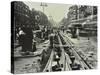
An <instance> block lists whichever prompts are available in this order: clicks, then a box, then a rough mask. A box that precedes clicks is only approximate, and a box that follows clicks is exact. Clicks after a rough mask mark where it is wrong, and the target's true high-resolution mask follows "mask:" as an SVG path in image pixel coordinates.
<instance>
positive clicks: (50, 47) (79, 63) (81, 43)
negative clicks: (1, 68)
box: [11, 1, 98, 74]
mask: <svg viewBox="0 0 100 75" xmlns="http://www.w3.org/2000/svg"><path fill="white" fill-rule="evenodd" d="M97 11H98V6H92V5H76V4H62V3H46V2H33V1H12V2H11V73H14V74H25V73H41V72H59V71H76V70H91V69H97V66H98V58H97V56H98V55H97V53H98V47H97V44H98V38H97V37H98V34H97V32H98V12H97Z"/></svg>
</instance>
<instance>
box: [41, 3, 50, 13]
mask: <svg viewBox="0 0 100 75" xmlns="http://www.w3.org/2000/svg"><path fill="white" fill-rule="evenodd" d="M40 6H41V7H42V9H43V13H44V8H45V7H47V6H48V5H47V4H46V3H42V2H41V4H40Z"/></svg>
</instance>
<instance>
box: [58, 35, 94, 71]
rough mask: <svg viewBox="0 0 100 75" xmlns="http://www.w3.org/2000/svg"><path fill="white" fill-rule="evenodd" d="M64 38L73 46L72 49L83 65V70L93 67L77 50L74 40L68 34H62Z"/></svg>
mask: <svg viewBox="0 0 100 75" xmlns="http://www.w3.org/2000/svg"><path fill="white" fill-rule="evenodd" d="M60 35H61V36H62V37H63V39H64V40H65V41H66V43H67V44H68V45H69V46H70V47H71V49H70V50H72V52H73V53H74V55H75V57H76V59H78V61H79V62H80V65H81V67H82V70H84V69H93V67H92V66H91V65H89V64H88V63H87V62H86V61H85V60H84V59H83V58H82V57H81V55H80V54H79V53H78V52H77V48H76V47H75V46H74V44H73V42H72V41H71V40H70V39H69V38H68V36H65V35H63V34H60Z"/></svg>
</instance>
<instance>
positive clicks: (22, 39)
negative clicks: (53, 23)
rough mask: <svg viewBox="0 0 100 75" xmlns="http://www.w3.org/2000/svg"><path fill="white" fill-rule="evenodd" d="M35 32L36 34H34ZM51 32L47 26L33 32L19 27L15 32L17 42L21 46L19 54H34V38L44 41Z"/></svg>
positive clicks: (30, 29) (28, 28)
mask: <svg viewBox="0 0 100 75" xmlns="http://www.w3.org/2000/svg"><path fill="white" fill-rule="evenodd" d="M35 31H37V32H36V33H34V32H35ZM52 32H53V30H52V29H51V28H49V27H48V26H44V27H43V28H42V29H41V30H40V29H39V30H33V29H32V28H30V27H27V28H26V27H19V28H18V30H17V34H16V35H17V36H16V38H17V40H18V43H19V45H20V46H21V48H22V49H21V52H35V51H36V42H37V41H38V40H36V38H39V39H41V41H45V40H48V39H49V35H50V34H51V33H52Z"/></svg>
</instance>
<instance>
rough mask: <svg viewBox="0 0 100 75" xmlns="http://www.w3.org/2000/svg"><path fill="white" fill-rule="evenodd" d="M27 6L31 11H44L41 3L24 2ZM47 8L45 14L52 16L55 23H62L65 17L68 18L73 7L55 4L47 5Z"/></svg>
mask: <svg viewBox="0 0 100 75" xmlns="http://www.w3.org/2000/svg"><path fill="white" fill-rule="evenodd" d="M24 3H25V4H26V5H27V6H29V8H30V10H31V9H32V8H34V9H35V10H38V11H42V12H43V8H42V7H41V6H40V4H41V3H39V2H30V1H25V2H24ZM46 4H47V7H45V8H44V13H45V14H46V15H47V17H48V18H49V16H52V18H53V20H54V21H55V22H60V21H61V20H62V18H63V17H67V13H68V11H69V10H68V9H69V7H70V6H72V5H68V4H54V3H46Z"/></svg>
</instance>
